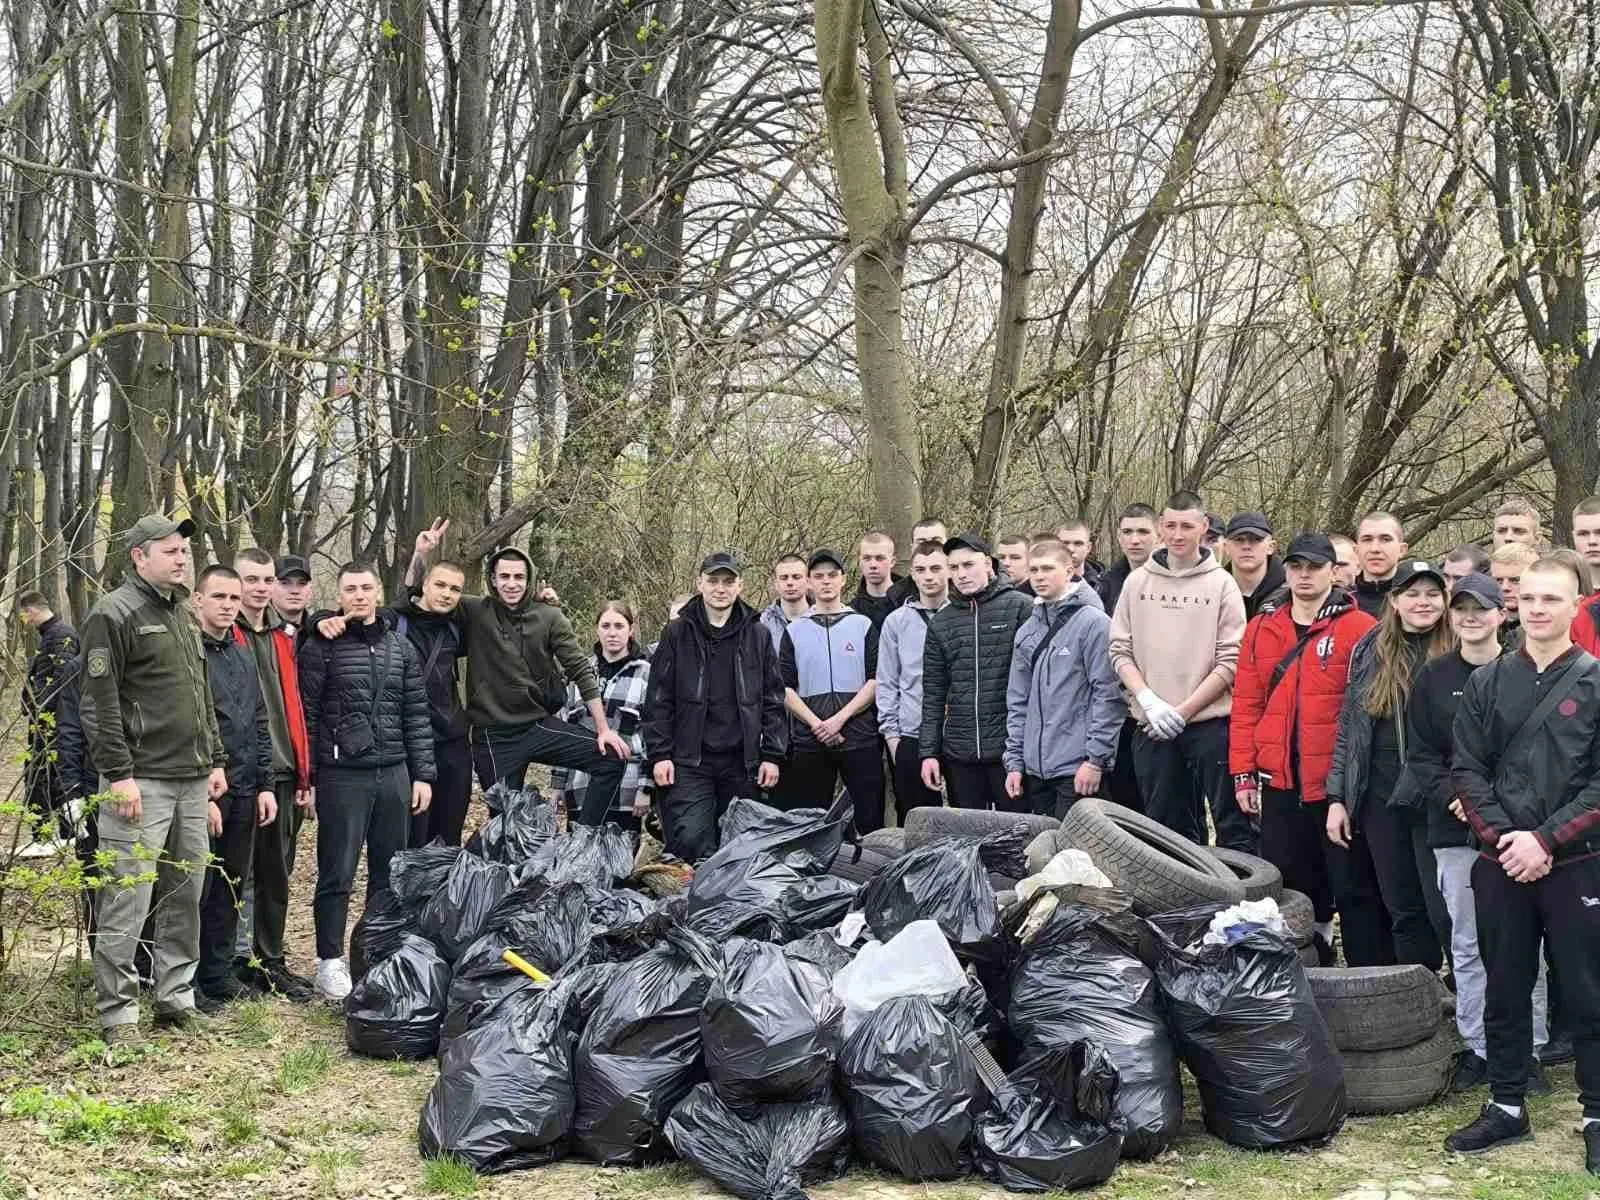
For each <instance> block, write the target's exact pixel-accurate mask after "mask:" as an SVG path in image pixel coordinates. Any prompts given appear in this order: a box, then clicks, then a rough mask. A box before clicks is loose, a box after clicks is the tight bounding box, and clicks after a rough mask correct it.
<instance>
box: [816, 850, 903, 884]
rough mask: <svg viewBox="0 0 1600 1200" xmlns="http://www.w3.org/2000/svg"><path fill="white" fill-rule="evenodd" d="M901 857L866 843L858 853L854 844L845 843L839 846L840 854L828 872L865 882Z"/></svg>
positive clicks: (841, 877) (857, 881)
mask: <svg viewBox="0 0 1600 1200" xmlns="http://www.w3.org/2000/svg"><path fill="white" fill-rule="evenodd" d="M899 857H900V855H898V854H885V853H884V852H883V851H881V850H873V849H870V848H868V847H867V846H865V845H863V846H862V847H861V853H860V854H859V855H858V854H857V853H856V848H855V847H854V846H850V845H844V846H841V847H839V853H838V856H837V857H836V858H834V860H833V865H832V866H830V867H829V868H828V874H829V875H833V876H836V877H838V878H839V879H848V880H850V881H851V882H852V883H865V882H866V881H867V880H869V879H871V878H872V877H873V876H874V875H876V874H877V873H878V872H879V871H882V870H883V869H884V868H885V867H888V866H890V865H891V864H892V863H894V861H895V860H896V859H898V858H899Z"/></svg>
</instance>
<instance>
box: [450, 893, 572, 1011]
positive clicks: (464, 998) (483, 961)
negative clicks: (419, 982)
mask: <svg viewBox="0 0 1600 1200" xmlns="http://www.w3.org/2000/svg"><path fill="white" fill-rule="evenodd" d="M593 936H594V931H593V929H592V927H591V926H590V924H589V898H588V892H587V891H586V889H584V888H583V887H582V886H581V885H579V884H575V883H562V884H557V885H555V886H554V887H552V886H550V885H549V884H547V883H545V882H544V881H543V880H540V879H536V880H530V881H529V882H527V883H524V884H522V885H520V886H518V887H515V888H513V889H512V890H511V891H510V892H508V893H507V894H506V896H505V897H504V898H503V899H502V900H501V901H500V903H499V904H497V905H495V907H494V911H493V912H491V913H490V914H489V917H488V920H487V921H486V922H485V923H484V933H483V935H482V936H481V937H479V938H478V940H477V941H475V942H473V943H472V944H471V945H470V946H468V947H467V948H466V949H465V950H463V951H462V952H461V957H460V958H458V959H457V960H456V964H455V975H454V976H453V977H452V978H451V980H450V1009H449V1015H448V1016H447V1017H446V1018H445V1023H444V1033H443V1036H444V1038H445V1039H446V1040H448V1039H450V1038H453V1037H456V1036H458V1035H459V1034H460V1033H461V1032H463V1031H464V1030H466V1029H469V1028H471V1027H473V1026H475V1025H477V1024H479V1023H480V1022H482V1021H483V1020H484V1019H485V1018H486V1017H487V1016H488V1015H489V1013H491V1012H492V1011H493V1010H494V1009H495V1008H497V1007H498V1006H499V1005H500V1004H501V1003H502V1002H503V1001H504V1000H505V999H506V998H507V997H509V996H512V995H515V994H517V993H519V992H521V991H523V990H524V989H525V988H529V987H533V986H536V985H535V984H534V981H533V980H532V979H531V978H529V977H528V976H527V975H525V974H523V973H522V972H521V971H520V970H518V969H517V968H516V967H513V966H512V965H511V964H510V963H508V962H506V961H505V952H506V951H507V950H512V951H514V952H516V953H517V954H518V955H519V956H520V957H522V958H523V959H526V960H527V961H528V962H530V963H532V964H533V965H534V966H536V967H538V968H539V969H540V970H541V971H543V972H544V973H545V974H546V975H551V976H554V975H559V974H561V973H562V972H564V971H566V970H567V969H568V968H569V967H577V966H581V965H583V964H584V963H585V962H587V961H588V959H589V956H590V948H591V945H592V940H593Z"/></svg>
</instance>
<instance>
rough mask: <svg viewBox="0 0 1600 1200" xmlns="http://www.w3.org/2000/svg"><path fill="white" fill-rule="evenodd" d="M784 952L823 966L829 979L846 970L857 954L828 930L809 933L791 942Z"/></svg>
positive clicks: (822, 968)
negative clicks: (841, 943)
mask: <svg viewBox="0 0 1600 1200" xmlns="http://www.w3.org/2000/svg"><path fill="white" fill-rule="evenodd" d="M783 952H784V953H785V954H786V955H788V956H789V957H790V958H793V959H797V960H798V961H800V962H808V963H810V964H812V965H813V966H815V967H819V968H821V970H822V974H823V976H824V977H825V978H827V979H829V980H832V979H833V977H834V976H835V975H837V974H838V973H839V972H840V971H842V970H844V968H845V967H847V966H848V965H849V964H850V960H851V959H853V958H854V957H855V956H856V955H855V951H854V950H851V949H850V948H849V947H848V946H841V945H839V943H838V942H836V941H835V940H834V937H833V934H831V933H827V932H818V933H812V934H807V935H806V936H805V937H803V938H799V939H797V940H795V941H792V942H790V943H789V944H788V945H787V946H785V947H784V948H783Z"/></svg>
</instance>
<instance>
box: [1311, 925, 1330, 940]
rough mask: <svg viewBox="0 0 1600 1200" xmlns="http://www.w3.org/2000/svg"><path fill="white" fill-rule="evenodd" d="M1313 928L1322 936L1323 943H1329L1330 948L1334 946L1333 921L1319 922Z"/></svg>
mask: <svg viewBox="0 0 1600 1200" xmlns="http://www.w3.org/2000/svg"><path fill="white" fill-rule="evenodd" d="M1311 928H1312V929H1314V930H1315V931H1316V932H1317V933H1319V934H1321V935H1322V940H1323V941H1325V942H1327V943H1328V944H1329V945H1330V946H1331V945H1332V944H1333V922H1332V921H1318V922H1317V923H1316V924H1315V925H1313V926H1312V927H1311Z"/></svg>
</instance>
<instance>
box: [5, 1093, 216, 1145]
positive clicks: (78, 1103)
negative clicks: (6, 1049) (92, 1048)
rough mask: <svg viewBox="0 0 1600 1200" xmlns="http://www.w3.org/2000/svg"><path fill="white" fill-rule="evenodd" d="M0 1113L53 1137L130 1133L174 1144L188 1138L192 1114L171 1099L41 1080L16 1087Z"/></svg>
mask: <svg viewBox="0 0 1600 1200" xmlns="http://www.w3.org/2000/svg"><path fill="white" fill-rule="evenodd" d="M0 1113H3V1114H4V1115H5V1116H8V1117H14V1118H16V1119H18V1120H22V1121H30V1122H33V1123H34V1124H35V1125H36V1126H37V1127H39V1128H41V1129H43V1130H44V1132H45V1137H46V1138H47V1140H49V1141H50V1142H52V1143H59V1142H86V1143H90V1144H98V1145H108V1144H111V1143H114V1142H119V1141H121V1140H123V1139H125V1138H129V1137H132V1138H139V1139H142V1140H144V1141H147V1142H152V1143H155V1144H157V1145H163V1146H170V1147H174V1148H181V1147H184V1146H187V1145H188V1144H189V1140H190V1138H189V1131H188V1130H187V1128H186V1125H187V1124H188V1122H189V1120H190V1118H191V1116H192V1115H193V1114H192V1113H191V1112H190V1111H189V1108H188V1106H187V1105H184V1104H182V1103H180V1102H179V1101H176V1100H116V1099H110V1100H108V1099H104V1098H102V1097H100V1096H93V1095H89V1094H87V1093H84V1092H81V1091H76V1090H71V1091H67V1092H62V1093H58V1092H52V1091H50V1090H48V1089H47V1088H44V1087H40V1086H30V1087H23V1088H19V1089H17V1091H15V1092H13V1093H12V1095H11V1096H10V1097H9V1098H8V1099H7V1100H6V1101H5V1103H4V1104H3V1105H0Z"/></svg>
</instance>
